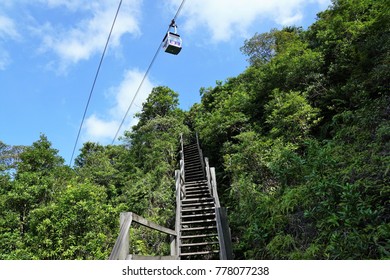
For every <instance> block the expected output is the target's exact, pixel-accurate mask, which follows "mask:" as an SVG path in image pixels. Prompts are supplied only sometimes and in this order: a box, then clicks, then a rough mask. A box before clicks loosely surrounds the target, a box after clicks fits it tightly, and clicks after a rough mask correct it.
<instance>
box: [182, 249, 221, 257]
mask: <svg viewBox="0 0 390 280" xmlns="http://www.w3.org/2000/svg"><path fill="white" fill-rule="evenodd" d="M218 253H219V250H213V251H203V252H190V253H180V256H197V255H210V254H218Z"/></svg>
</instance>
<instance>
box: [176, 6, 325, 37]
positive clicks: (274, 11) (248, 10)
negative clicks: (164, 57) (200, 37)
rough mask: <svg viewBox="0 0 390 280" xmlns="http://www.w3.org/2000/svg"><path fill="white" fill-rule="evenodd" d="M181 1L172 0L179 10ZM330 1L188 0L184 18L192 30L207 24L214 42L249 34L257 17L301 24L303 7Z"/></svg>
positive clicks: (183, 13)
mask: <svg viewBox="0 0 390 280" xmlns="http://www.w3.org/2000/svg"><path fill="white" fill-rule="evenodd" d="M181 1H182V0H170V2H169V5H170V8H171V9H172V10H176V9H177V8H178V7H179V5H180V3H181ZM330 2H331V1H330V0H309V1H308V0H278V1H271V0H240V1H237V0H212V1H210V0H196V1H187V2H186V3H185V6H184V8H183V10H182V14H181V17H183V18H184V19H185V22H184V28H185V29H186V30H187V31H189V32H191V31H193V30H195V29H197V28H204V27H206V28H207V29H208V30H209V31H210V32H211V38H212V40H213V41H214V42H221V41H228V40H230V39H231V38H232V36H233V35H234V34H240V37H241V36H242V35H246V34H245V33H246V32H247V30H248V28H249V27H250V26H251V24H253V23H254V22H255V21H256V20H259V19H271V20H272V21H274V22H275V23H276V24H279V25H293V24H299V23H300V21H301V20H302V18H303V10H304V7H305V6H307V5H308V4H310V3H315V4H318V5H319V6H320V7H321V8H325V7H326V6H327V5H329V4H330Z"/></svg>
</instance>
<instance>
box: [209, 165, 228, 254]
mask: <svg viewBox="0 0 390 280" xmlns="http://www.w3.org/2000/svg"><path fill="white" fill-rule="evenodd" d="M205 162H206V176H207V177H206V178H207V186H208V188H209V190H210V193H211V195H212V196H213V198H214V203H215V218H216V222H217V232H218V242H219V248H220V250H219V259H220V260H231V259H233V252H232V245H231V234H230V228H229V223H228V218H227V212H226V208H222V207H221V203H220V201H219V197H218V191H217V179H216V175H215V168H214V167H210V164H209V159H208V158H205Z"/></svg>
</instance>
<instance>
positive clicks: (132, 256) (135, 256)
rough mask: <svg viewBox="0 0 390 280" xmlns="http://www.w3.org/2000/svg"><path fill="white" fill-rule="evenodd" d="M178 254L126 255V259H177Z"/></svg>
mask: <svg viewBox="0 0 390 280" xmlns="http://www.w3.org/2000/svg"><path fill="white" fill-rule="evenodd" d="M177 259H178V256H140V255H128V256H127V258H126V260H177Z"/></svg>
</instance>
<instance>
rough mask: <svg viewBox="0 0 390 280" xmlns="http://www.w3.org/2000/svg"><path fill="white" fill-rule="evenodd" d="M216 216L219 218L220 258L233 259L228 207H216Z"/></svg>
mask: <svg viewBox="0 0 390 280" xmlns="http://www.w3.org/2000/svg"><path fill="white" fill-rule="evenodd" d="M215 216H216V219H217V229H218V240H219V247H220V252H219V258H220V260H232V259H233V250H232V242H231V236H230V229H229V225H228V218H227V212H226V208H216V209H215Z"/></svg>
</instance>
